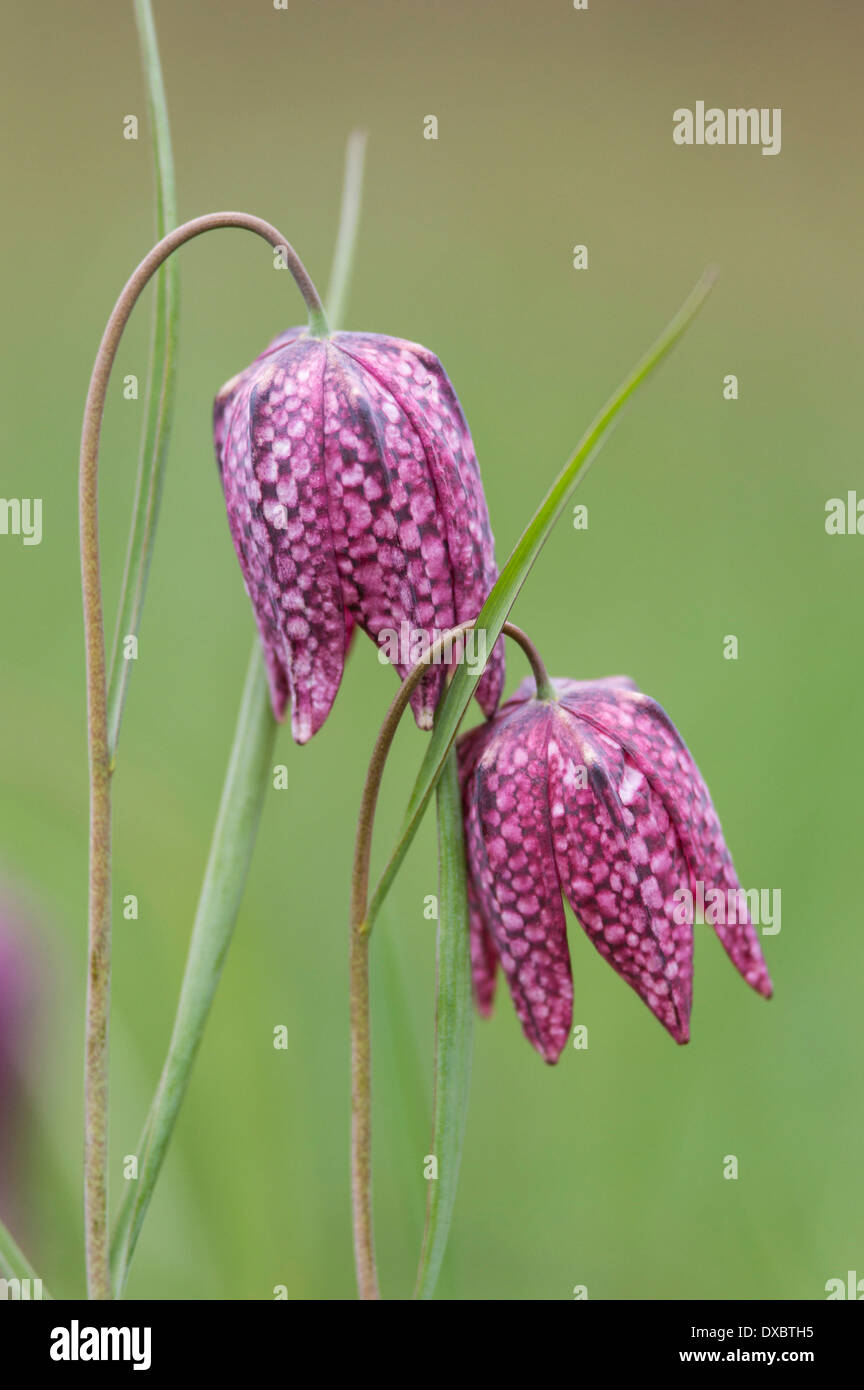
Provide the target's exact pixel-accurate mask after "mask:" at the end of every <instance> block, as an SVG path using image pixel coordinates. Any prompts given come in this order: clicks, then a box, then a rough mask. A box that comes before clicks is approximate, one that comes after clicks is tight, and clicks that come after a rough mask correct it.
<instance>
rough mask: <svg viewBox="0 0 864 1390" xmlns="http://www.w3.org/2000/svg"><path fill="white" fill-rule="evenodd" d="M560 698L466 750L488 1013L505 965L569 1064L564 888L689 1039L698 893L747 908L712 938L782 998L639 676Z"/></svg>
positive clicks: (544, 1034) (503, 713)
mask: <svg viewBox="0 0 864 1390" xmlns="http://www.w3.org/2000/svg"><path fill="white" fill-rule="evenodd" d="M552 688H553V690H554V694H555V697H556V698H554V699H537V698H534V697H533V683H532V682H531V681H527V682H526V683H525V684H524V685H523V686H521V687H520V689H519V690H518V691H517V693H516V695H515V696H514V697H513V699H511V700H509V701H508V702H507V703H506V704H505V705H503V706H502V707H501V709H499V710H498V712H497V714H496V715H495V716H494V718H493V719H491V720H490V721H489V723H487V724H486V725H483V726H481V727H479V728H477V729H474V730H471V731H470V732H469V733H468V734H465V735H464V736H463V737H462V739H461V740H460V743H459V767H460V779H461V785H462V796H463V804H464V812H465V828H466V852H467V858H468V870H469V873H468V878H469V902H470V908H471V959H472V969H473V977H474V991H475V997H476V1000H477V1004H478V1007H479V1009H480V1011H481V1013H483V1014H488V1013H489V1012H490V1011H491V1007H492V1000H493V996H494V990H495V976H496V971H497V965H498V962H499V961H500V963H501V965H502V966H503V969H504V973H505V975H506V977H507V982H508V984H509V986H510V992H511V994H512V996H513V1003H514V1005H515V1008H516V1012H517V1014H518V1015H519V1018H520V1020H521V1023H522V1028H523V1031H524V1033H525V1036H526V1037H527V1038H528V1040H529V1042H531V1043H532V1044H533V1046H534V1047H536V1048H537V1050H538V1052H540V1054H541V1055H542V1056H543V1057H544V1058H545V1060H546V1061H547V1062H556V1061H557V1060H558V1058H559V1056H560V1055H561V1051H562V1049H563V1047H564V1045H565V1043H566V1041H567V1037H568V1034H569V1030H570V1026H571V1022H572V1005H573V985H572V979H571V973H570V955H569V951H568V947H567V935H566V930H565V922H564V909H563V904H562V893H563V896H564V897H565V898H566V899H567V901H568V903H569V904H570V906H571V908H572V909H573V912H574V913H575V914H576V917H577V918H578V920H579V923H580V925H581V927H582V928H583V930H584V931H585V933H586V935H587V936H588V937H589V939H590V940H591V941H592V942H593V944H594V945H595V946H596V948H597V950H598V951H599V952H600V954H601V955H602V956H605V958H606V959H607V960H608V961H609V963H610V965H611V966H612V967H613V969H614V970H616V971H617V973H618V974H619V975H620V976H621V977H622V979H624V980H626V981H627V983H628V984H629V985H631V986H632V987H633V989H635V990H636V992H637V994H638V995H639V997H640V998H641V999H643V1000H644V1002H645V1003H646V1004H647V1005H648V1007H649V1008H650V1009H651V1011H652V1013H653V1014H655V1015H656V1017H657V1018H658V1019H659V1020H660V1022H661V1023H662V1024H663V1026H664V1028H666V1029H667V1030H668V1032H669V1033H670V1034H671V1035H672V1037H673V1038H674V1039H675V1041H676V1042H679V1043H684V1042H687V1040H688V1038H689V1019H690V1005H691V1000H692V986H693V901H694V895H695V897H696V898H699V900H700V901H701V900H702V898H703V896H704V895H705V893H706V890H711V889H715V890H720V891H721V893H722V894H723V896H724V898H726V899H727V900H728V901H730V903H734V906H733V908H732V910H731V911H730V912H728V913H719V914H714V916H715V918H718V919H719V918H720V917H722V919H723V920H722V921H721V920H716V923H715V924H714V929H715V931H716V932H717V935H718V936H719V938H720V941H721V943H722V945H723V946H724V948H725V950H726V953H727V955H728V956H729V957H730V959H731V961H732V963H733V965H734V966H735V968H736V969H737V970H738V971H739V972H740V974H741V975H743V977H744V979H745V980H746V981H747V983H748V984H749V985H751V986H752V987H753V988H754V989H755V990H757V991H758V993H759V994H762V995H764V996H765V997H766V998H767V997H769V996H770V994H771V981H770V979H769V976H768V971H767V969H766V966H765V962H764V960H763V958H762V952H761V950H760V947H759V942H758V940H757V937H756V933H755V931H754V929H753V926H752V924H751V922H750V918H749V915H748V913H747V909H746V900H745V898H744V895H743V892H742V890H741V889H740V886H739V884H738V880H737V878H736V875H735V870H734V868H733V865H732V859H731V857H730V855H729V851H728V849H727V848H726V844H725V842H724V840H723V834H722V831H721V829H720V822H719V821H718V819H717V815H716V813H715V811H714V807H713V805H712V804H711V798H710V796H709V794H708V788H707V787H706V785H705V783H704V781H703V780H702V777H701V775H700V773H699V770H698V768H697V767H696V764H695V763H694V761H693V759H692V758H691V756H690V754H689V752H688V751H687V749H686V747H685V745H684V743H683V741H682V739H681V737H680V735H679V734H678V732H677V730H676V729H675V727H674V725H673V724H672V723H671V721H670V720H669V718H668V716H667V715H666V714H665V713H664V711H663V710H662V709H661V708H660V706H659V705H658V704H656V703H655V701H654V700H651V699H649V697H648V696H647V695H643V694H641V693H640V692H639V691H638V690H637V689H636V687H635V686H634V685H633V683H632V681H630V680H627V679H626V678H625V677H613V678H611V679H609V680H602V681H567V680H557V681H553V682H552ZM712 901H713V900H712ZM706 920H708V918H707V914H706Z"/></svg>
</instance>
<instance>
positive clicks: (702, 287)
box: [367, 269, 716, 927]
mask: <svg viewBox="0 0 864 1390" xmlns="http://www.w3.org/2000/svg"><path fill="white" fill-rule="evenodd" d="M715 279H716V271H714V270H713V269H710V270H707V271H706V272H705V273H704V274H703V275H702V277H701V279H700V280H699V281H698V283H697V284H696V285H695V287H694V288H693V289H692V290H691V292H690V294H689V295H688V296H687V299H686V300H685V301H684V303H683V304H682V306H681V308H680V309H679V310H678V312H677V314H676V315H675V317H674V318H673V319H672V320H671V322H670V323H669V324H668V325H667V326H666V328H665V329H664V330H663V332H662V333H661V335H660V337H659V338H658V339H657V341H656V342H655V343H654V345H653V347H651V348H650V349H649V351H648V352H647V353H646V354H645V356H644V357H643V358H642V360H641V361H640V362H639V363H638V364H637V366H636V367H634V368H633V371H632V372H631V373H630V374H629V376H627V377H626V378H625V380H624V381H623V382H622V383H621V385H620V386H619V387H618V389H617V391H615V393H614V395H612V396H611V397H610V399H609V400H608V401H607V402H606V404H605V405H604V407H603V409H602V410H601V411H600V413H599V415H597V416H595V418H594V420H593V421H592V423H591V424H590V425H589V427H588V429H587V430H586V432H585V434H584V435H583V436H582V438H581V440H580V441H579V444H578V445H577V447H576V450H575V452H574V454H573V455H572V457H571V458H570V459H569V460H568V462H567V464H566V465H565V467H564V469H563V470H562V472H561V473H560V474H559V475H558V477H557V478H556V480H555V482H554V483H553V484H552V487H551V488H550V489H549V491H548V492H547V494H546V496H545V497H544V499H543V501H542V502H541V503H540V506H539V508H538V509H537V512H536V513H535V515H534V516H533V517H532V519H531V521H530V522H529V524H528V526H527V527H526V528H525V530H524V531H523V533H522V535H521V537H520V538H519V540H518V541H517V543H516V546H515V548H514V550H513V552H512V554H511V555H510V558H509V559H508V561H507V563H506V564H505V566H504V568H503V570H502V571H501V574H500V576H499V578H498V581H497V583H496V584H495V587H494V588H493V589H492V592H491V593H490V595H489V597H488V598H487V600H486V602H485V604H484V605H483V609H482V611H481V613H480V614H479V616H478V618H477V627H478V628H480V629H485V630H486V650H487V651H489V652H491V650H492V648H493V646H494V645H495V643H496V641H497V640H498V638H499V636H500V635H501V629H502V627H503V626H504V623H505V622H506V621H507V618H508V617H509V614H510V610H511V609H512V607H513V604H514V603H515V602H516V598H517V596H518V594H519V590H520V589H521V588H522V585H523V584H524V583H525V580H526V579H527V577H528V574H529V573H530V570H531V567H532V566H533V564H534V561H535V560H536V559H537V556H538V555H539V554H540V551H541V550H542V549H543V546H544V545H545V544H546V541H547V540H548V539H549V535H550V533H551V531H552V528H553V527H554V525H555V522H556V521H557V520H558V518H559V517H560V515H561V513H562V511H563V510H564V508H565V507H566V505H567V503H568V501H569V500H570V497H571V496H572V494H573V490H574V488H575V487H576V486H577V484H578V483H580V482H581V481H582V479H583V478H584V477H585V474H586V473H587V471H588V468H589V466H590V465H591V463H592V462H593V460H594V458H595V457H596V456H597V454H598V453H599V451H600V449H601V447H602V446H603V444H605V442H606V440H607V439H608V438H609V435H610V433H611V431H612V429H613V428H614V426H615V425H616V424H617V423H618V421H619V419H620V418H621V414H622V412H623V411H624V409H625V407H626V406H627V405H628V404H629V402H630V400H631V398H632V397H633V396H634V395H635V393H636V391H637V390H638V389H639V387H640V386H641V385H642V383H643V382H645V381H647V380H648V378H649V377H650V376H651V375H652V374H653V372H654V371H655V370H656V368H657V367H658V366H659V365H660V363H661V362H662V361H663V360H664V358H665V357H666V356H667V355H668V354H669V352H670V351H671V350H672V348H673V347H674V346H675V344H676V343H677V342H678V340H679V338H680V337H681V336H682V334H683V333H684V332H685V331H686V329H687V328H688V327H689V325H690V323H691V322H692V320H693V319H694V317H695V316H696V314H697V312H698V311H699V309H700V308H701V307H702V304H703V303H704V301H705V299H706V297H707V295H708V293H709V292H710V290H711V288H712V286H713V284H714V281H715ZM481 675H482V672H479V673H475V674H472V670H471V667H469V666H468V665H467V664H463V665H461V666H459V667H457V670H456V674H455V676H454V677H453V680H452V682H451V685H450V689H449V691H448V692H447V695H446V697H445V700H444V703H443V705H442V707H441V710H440V714H439V717H438V718H436V721H435V728H434V730H433V732H432V735H431V737H430V739H429V743H428V745H427V749H426V755H425V757H424V759H423V762H422V765H421V767H420V772H419V774H418V776H417V781H416V783H415V785H414V789H413V791H412V793H411V799H410V801H409V803H408V809H407V811H406V813H405V820H404V823H403V827H402V831H401V833H400V836H399V839H398V841H397V843H396V845H395V848H394V849H393V852H392V854H391V855H390V858H389V860H388V861H387V864H386V866H385V869H384V872H383V874H382V875H381V879H380V881H379V883H378V886H377V887H376V889H375V892H374V894H373V897H372V901H371V903H370V907H369V913H368V917H367V920H368V922H369V925H370V927H371V925H372V923H373V922H374V921H375V917H376V916H377V913H378V910H379V908H380V906H381V904H382V902H383V901H384V899H385V897H386V896H387V893H388V892H389V889H390V886H391V884H392V883H393V880H394V878H395V877H396V874H397V873H398V871H399V866H400V865H401V863H402V860H403V859H404V857H405V854H406V853H407V850H408V846H409V845H410V844H411V841H412V840H413V838H414V835H415V833H416V830H417V827H418V825H419V824H420V821H421V820H422V818H423V813H424V811H425V809H426V806H427V805H428V802H429V798H430V796H431V795H432V792H433V791H434V789H435V786H436V783H437V781H438V778H439V777H440V775H441V770H442V768H443V766H444V762H445V759H446V757H447V751H448V749H449V748H450V747H451V745H452V743H453V740H454V739H455V737H456V734H457V732H458V730H459V725H460V724H461V722H462V719H463V717H464V714H465V711H466V709H467V708H468V705H469V703H470V700H471V697H472V695H473V694H474V690H475V688H476V686H477V683H478V681H479V679H480V676H481Z"/></svg>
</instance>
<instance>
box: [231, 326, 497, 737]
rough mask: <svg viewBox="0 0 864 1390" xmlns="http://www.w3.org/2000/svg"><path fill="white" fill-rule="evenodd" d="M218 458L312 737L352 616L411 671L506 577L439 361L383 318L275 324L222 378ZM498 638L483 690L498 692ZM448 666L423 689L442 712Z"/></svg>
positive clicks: (427, 719) (296, 716) (273, 640)
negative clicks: (438, 637)
mask: <svg viewBox="0 0 864 1390" xmlns="http://www.w3.org/2000/svg"><path fill="white" fill-rule="evenodd" d="M214 433H215V441H216V455H217V459H218V462H219V469H220V473H221V476H222V484H223V488H224V491H225V500H226V503H227V507H228V519H229V523H230V527H231V534H232V536H233V539H234V545H235V548H236V551H237V555H238V557H239V560H240V568H241V570H242V572H243V579H244V582H245V584H246V589H247V592H248V593H249V596H250V598H251V600H252V604H253V607H254V609H255V616H256V619H257V622H258V628H259V631H260V634H261V639H262V642H263V646H264V652H265V657H266V662H267V670H268V676H269V681H270V693H271V698H272V702H273V709H274V713H275V714H276V717H277V719H280V720H281V719H283V718H284V715H285V710H286V706H287V704H288V702H289V701H290V704H291V722H292V730H293V734H294V738H295V739H296V741H297V742H298V743H305V742H306V740H307V739H309V738H310V737H311V736H312V734H314V733H316V732H317V730H318V729H319V728H320V727H321V725H322V724H323V722H324V720H325V719H326V717H327V715H328V713H329V712H330V708H331V706H332V704H333V700H334V699H335V696H336V691H337V689H338V687H339V682H340V680H341V677H342V671H343V667H344V664H345V657H346V652H347V646H348V642H349V639H350V636H351V630H352V628H353V626H354V625H355V624H356V625H357V626H358V627H360V628H362V629H363V630H364V631H365V632H367V633H368V634H369V636H370V637H372V639H373V640H374V641H376V642H378V643H379V646H380V649H381V650H382V651H383V652H384V653H385V654H386V655H387V656H388V659H389V658H390V655H391V653H393V652H395V656H396V657H397V658H398V659H395V660H394V664H395V665H396V669H397V670H398V672H399V674H400V676H403V677H404V676H405V675H407V674H408V671H409V670H410V669H411V667H412V666H413V664H414V663H415V661H416V660H417V659H418V655H419V654H420V653H421V652H422V651H423V650H425V648H426V647H428V645H429V643H430V642H431V641H432V640H433V638H434V635H435V633H436V631H437V632H440V631H443V630H446V629H447V628H450V627H453V626H454V625H455V624H456V623H459V622H462V621H465V620H467V619H469V618H474V617H476V615H477V613H478V612H479V611H480V608H481V607H482V605H483V601H484V600H485V598H486V596H487V594H488V592H489V590H490V589H491V587H492V585H493V584H494V582H495V579H496V578H497V569H496V566H495V556H494V546H493V540H492V533H491V530H490V527H489V515H488V512H487V509H486V501H485V498H484V495H483V488H482V485H481V482H480V471H479V468H478V466H477V460H476V457H475V454H474V446H473V444H472V441H471V435H470V433H469V431H468V426H467V424H466V422H465V417H464V415H463V414H462V410H461V408H460V405H459V402H458V400H457V398H456V394H455V392H454V390H453V387H452V386H451V384H450V382H449V380H448V378H447V375H446V373H445V371H444V368H443V367H442V366H441V363H440V362H439V361H438V359H437V357H435V356H434V354H433V353H431V352H428V351H427V350H426V349H425V348H422V347H419V346H418V345H417V344H416V343H409V342H405V341H403V340H402V339H399V338H388V337H381V336H379V335H376V334H372V333H336V334H333V335H332V336H330V337H328V338H315V337H311V336H310V335H309V334H308V333H307V331H306V330H305V329H300V328H294V329H290V330H289V331H288V332H287V333H284V334H282V336H281V337H279V338H277V339H276V340H275V341H274V342H273V343H271V344H270V346H269V347H268V348H267V349H266V350H265V351H264V352H263V353H262V354H261V356H260V357H258V358H256V360H255V361H254V362H253V363H252V365H251V366H250V367H247V368H246V370H245V371H243V372H241V373H240V375H239V376H237V377H234V379H233V380H232V381H229V382H228V383H227V385H226V386H224V387H223V388H222V390H221V391H220V392H219V395H218V396H217V398H216V404H215V408H214ZM503 679H504V658H503V645H502V644H501V643H500V642H499V643H498V644H497V646H496V649H495V651H494V652H493V653H491V654H490V658H489V662H488V664H487V667H486V672H485V674H484V676H483V678H482V680H481V682H480V684H479V686H478V689H477V698H478V701H479V702H480V705H481V707H482V708H483V710H484V712H485V713H486V714H491V713H492V712H493V710H494V709H495V708H496V706H497V704H498V700H499V698H500V694H501V689H502V686H503ZM443 681H444V670H443V667H442V666H441V665H431V666H430V669H429V672H428V674H427V675H426V676H424V678H423V680H422V681H421V683H420V685H419V686H418V687H417V690H416V691H415V693H414V697H413V699H412V702H411V703H412V708H413V710H414V715H415V718H416V720H417V722H418V724H419V725H420V726H421V727H422V728H429V727H431V723H432V716H433V714H434V711H435V706H436V704H437V701H438V697H439V695H440V692H441V689H442V686H443Z"/></svg>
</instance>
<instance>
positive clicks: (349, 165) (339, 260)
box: [325, 130, 366, 333]
mask: <svg viewBox="0 0 864 1390" xmlns="http://www.w3.org/2000/svg"><path fill="white" fill-rule="evenodd" d="M365 160H366V132H365V130H352V132H351V134H350V135H349V136H348V146H347V149H346V151H345V175H344V178H343V181H342V203H341V210H340V213H339V230H338V232H337V234H336V249H335V251H334V253H333V267H332V269H331V271H330V284H329V286H328V287H327V297H326V301H325V302H326V304H327V317H328V319H329V320H330V325H331V330H332V331H333V332H334V333H335V332H336V331H337V329H338V328H339V327H341V324H342V316H343V314H344V312H345V303H346V300H347V296H348V287H349V285H350V283H351V272H352V270H353V267H354V252H355V250H356V247H357V232H358V229H359V226H360V206H361V203H362V200H363V166H364V163H365Z"/></svg>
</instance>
